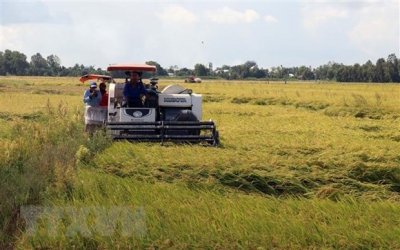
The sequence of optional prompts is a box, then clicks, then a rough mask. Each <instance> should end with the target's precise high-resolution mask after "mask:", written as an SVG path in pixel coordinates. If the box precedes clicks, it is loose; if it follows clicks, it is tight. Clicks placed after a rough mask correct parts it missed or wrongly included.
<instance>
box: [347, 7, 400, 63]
mask: <svg viewBox="0 0 400 250" xmlns="http://www.w3.org/2000/svg"><path fill="white" fill-rule="evenodd" d="M396 8H397V9H396ZM359 15H360V16H359V18H358V19H359V21H358V22H357V24H356V25H355V26H354V27H352V29H350V30H349V32H348V33H347V35H348V37H349V41H350V42H351V43H352V44H354V45H355V46H356V47H357V48H358V49H359V50H362V51H363V52H364V53H366V54H367V55H369V56H379V55H378V53H379V54H380V53H385V52H386V53H393V52H397V53H398V52H399V18H398V15H399V11H398V4H395V3H393V4H386V5H382V4H380V5H379V7H377V6H376V5H374V6H369V7H365V8H363V9H361V10H360V12H359ZM385 50H388V51H385Z"/></svg>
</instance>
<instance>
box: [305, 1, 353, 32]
mask: <svg viewBox="0 0 400 250" xmlns="http://www.w3.org/2000/svg"><path fill="white" fill-rule="evenodd" d="M302 14H303V26H304V27H305V28H306V29H310V30H314V29H317V28H318V27H319V26H321V25H323V24H324V23H326V22H328V21H330V20H332V19H344V18H347V17H348V16H349V11H348V10H347V9H342V8H339V7H338V6H335V7H333V6H330V5H326V4H313V5H312V6H311V5H309V6H306V7H304V8H303V9H302Z"/></svg>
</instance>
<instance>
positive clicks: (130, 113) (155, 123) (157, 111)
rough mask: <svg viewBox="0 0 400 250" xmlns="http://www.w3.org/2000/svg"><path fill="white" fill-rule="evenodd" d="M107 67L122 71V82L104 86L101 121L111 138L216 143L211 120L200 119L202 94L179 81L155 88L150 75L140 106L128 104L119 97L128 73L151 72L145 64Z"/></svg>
mask: <svg viewBox="0 0 400 250" xmlns="http://www.w3.org/2000/svg"><path fill="white" fill-rule="evenodd" d="M107 71H109V72H114V71H123V72H125V74H126V75H127V78H126V79H125V82H115V81H112V82H111V83H110V84H109V90H108V98H109V100H108V107H107V117H106V118H105V121H104V124H105V126H106V127H107V129H109V130H110V132H111V135H112V137H113V139H114V140H129V141H159V142H161V143H163V142H167V141H173V142H189V143H201V142H205V143H207V144H209V145H214V146H218V144H219V133H218V131H217V129H216V125H215V124H214V121H212V120H209V121H202V95H201V94H195V93H193V91H192V90H191V89H186V88H184V87H182V86H179V85H169V86H167V87H165V88H164V89H162V90H161V91H159V90H158V79H157V78H150V79H149V83H148V84H144V85H145V86H146V90H147V92H148V94H147V95H146V96H145V97H143V99H142V102H143V103H142V104H143V105H140V107H128V106H127V105H126V104H125V103H126V100H124V97H123V90H124V86H125V84H127V82H128V81H127V79H128V77H129V76H130V75H131V74H132V73H137V74H138V75H139V80H140V81H141V76H142V74H143V73H144V72H150V73H154V72H155V71H156V67H155V66H152V65H147V64H113V65H110V66H109V67H108V68H107Z"/></svg>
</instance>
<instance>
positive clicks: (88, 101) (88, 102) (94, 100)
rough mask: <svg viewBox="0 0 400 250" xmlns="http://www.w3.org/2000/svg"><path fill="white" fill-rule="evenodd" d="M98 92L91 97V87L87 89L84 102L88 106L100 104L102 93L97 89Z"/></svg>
mask: <svg viewBox="0 0 400 250" xmlns="http://www.w3.org/2000/svg"><path fill="white" fill-rule="evenodd" d="M95 91H96V92H97V97H92V98H90V97H91V96H90V89H88V90H86V91H85V93H84V94H83V102H84V103H86V106H99V105H100V101H101V98H102V97H101V93H100V90H97V89H96V90H95Z"/></svg>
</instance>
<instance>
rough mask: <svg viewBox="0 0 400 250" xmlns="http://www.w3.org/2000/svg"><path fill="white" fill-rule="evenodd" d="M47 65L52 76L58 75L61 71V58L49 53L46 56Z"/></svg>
mask: <svg viewBox="0 0 400 250" xmlns="http://www.w3.org/2000/svg"><path fill="white" fill-rule="evenodd" d="M47 65H49V67H50V69H51V71H52V75H53V76H56V75H59V73H60V71H61V60H60V58H59V57H58V56H56V55H49V56H48V57H47Z"/></svg>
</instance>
